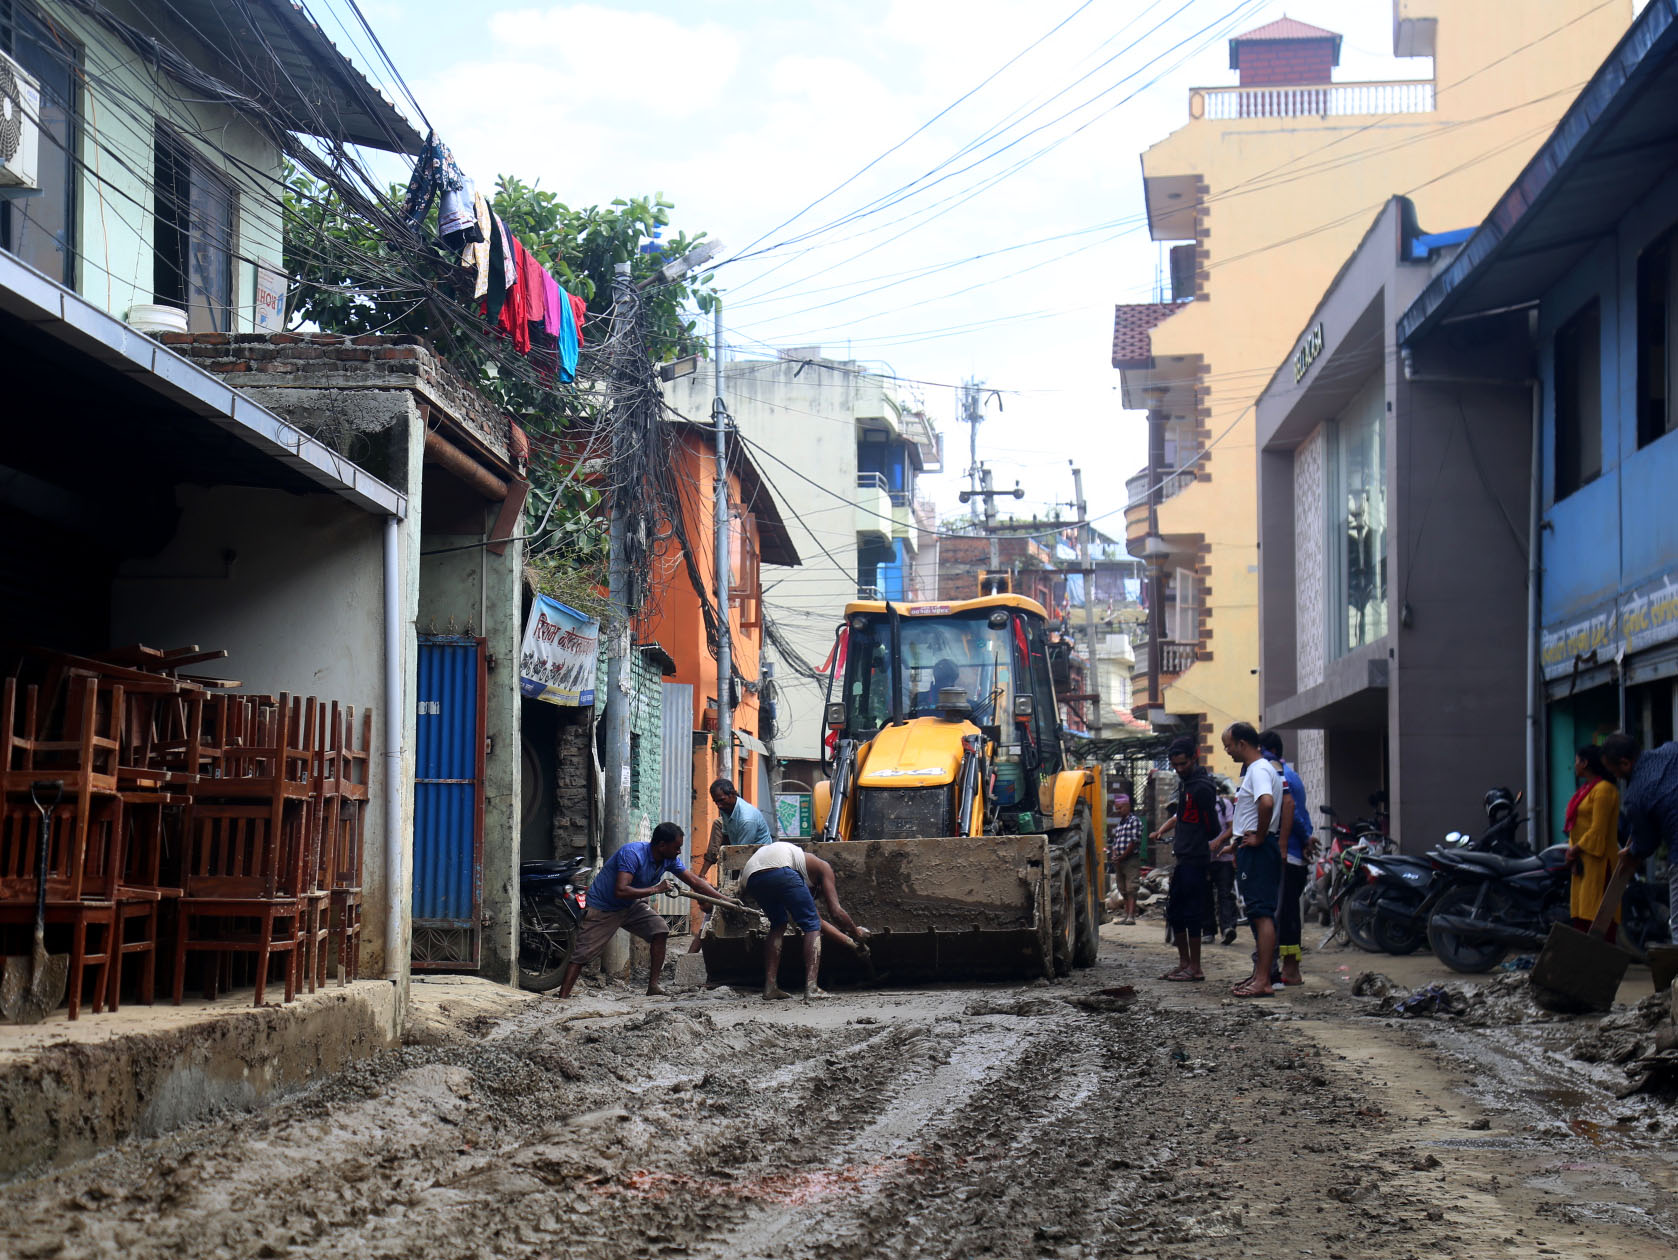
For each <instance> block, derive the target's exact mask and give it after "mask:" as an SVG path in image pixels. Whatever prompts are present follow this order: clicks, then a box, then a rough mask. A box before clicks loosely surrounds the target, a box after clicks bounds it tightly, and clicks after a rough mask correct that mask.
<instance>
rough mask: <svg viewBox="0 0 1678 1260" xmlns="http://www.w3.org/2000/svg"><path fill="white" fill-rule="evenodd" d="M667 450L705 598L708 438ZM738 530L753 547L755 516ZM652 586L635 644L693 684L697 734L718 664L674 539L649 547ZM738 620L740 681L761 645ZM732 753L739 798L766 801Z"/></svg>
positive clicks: (702, 827)
mask: <svg viewBox="0 0 1678 1260" xmlns="http://www.w3.org/2000/svg"><path fill="white" fill-rule="evenodd" d="M671 447H672V458H673V460H674V468H675V472H676V475H677V484H678V486H679V490H680V495H681V501H682V525H683V532H684V533H685V534H686V536H687V539H688V542H689V545H690V546H691V547H692V548H693V551H694V553H695V555H694V559H695V562H696V565H697V567H698V570H699V575H700V580H701V581H702V582H703V583H704V586H705V590H706V593H707V594H708V595H709V594H710V593H712V592H713V591H715V589H716V560H715V556H716V547H715V544H714V537H715V535H714V520H715V517H714V510H715V509H714V504H713V500H712V489H711V487H712V485H713V483H714V480H715V477H716V454H715V450H714V448H713V447H712V446H711V444H710V438H709V435H708V434H703V433H700V432H698V431H694V430H685V429H684V430H682V431H680V433H679V434H678V435H677V436H676V437H675V439H674V440H673V442H672V443H671ZM728 482H729V501H730V506H731V507H732V508H733V509H734V510H735V511H736V512H738V511H739V510H740V481H739V478H738V477H737V476H736V475H734V474H733V473H730V475H729V479H728ZM744 525H745V530H746V536H747V537H748V538H749V539H750V540H751V543H752V545H753V547H754V548H756V547H758V544H759V539H758V528H757V519H756V517H755V516H753V515H751V514H749V513H748V514H747V515H746V516H745V518H744ZM667 532H668V530H667V529H661V530H660V533H667ZM731 558H732V559H733V561H734V564H733V568H734V569H735V572H736V573H739V572H740V557H739V556H737V555H736V556H733V557H731ZM651 585H652V590H651V594H650V595H649V597H648V600H647V602H646V604H645V605H644V606H643V608H642V609H641V614H640V619H639V621H638V624H637V626H636V630H635V635H636V641H637V642H640V643H648V642H651V643H657V644H658V645H659V646H660V647H662V648H663V649H664V650H665V651H666V652H668V653H670V656H671V659H672V660H674V661H675V662H676V676H675V678H674V679H672V680H671V681H673V682H678V683H692V684H693V707H694V712H693V729H694V730H696V731H697V730H699V729H700V728H701V726H702V724H703V723H704V718H705V713H706V710H707V708H708V705H707V703H706V702H707V701H708V700H710V699H714V698H716V696H717V662H716V659H715V658H714V657H713V656H712V655H711V653H710V651H709V649H708V648H707V647H706V645H705V622H704V619H703V618H702V617H701V616H700V611H699V607H700V606H699V597H698V596H697V595H696V594H695V593H694V589H693V583H692V581H691V580H690V578H689V576H688V568H687V564H686V562H685V561H684V560H683V558H682V553H681V547H680V544H679V543H678V542H677V540H676V539H675V538H667V539H665V540H664V541H663V542H660V543H658V544H656V545H655V548H654V557H653V566H652V584H651ZM741 615H742V609H741V608H740V606H739V605H736V606H735V607H734V608H732V609H731V610H730V614H729V626H730V630H731V633H730V639H729V641H730V643H731V644H732V645H733V651H734V674H735V677H736V678H739V679H742V680H744V679H755V678H756V677H757V672H758V662H759V660H760V657H761V652H762V646H763V629H762V627H761V625H760V626H757V627H754V628H752V629H749V630H748V629H746V628H744V627H743V626H742V625H741ZM739 691H740V704H739V706H738V707H737V708H736V709H735V710H734V726H735V729H736V730H740V731H744V732H746V733H747V734H749V735H754V736H755V735H756V734H757V733H758V703H757V697H756V696H755V695H753V694H752V693H751V692H749V691H747V690H746V689H745V687H744V686H743V685H742V686H741V687H740V688H739ZM714 725H715V723H714V722H713V723H712V726H713V727H714ZM713 745H714V740H713V741H708V742H707V743H706V744H705V746H703V747H702V748H696V749H695V750H694V754H693V786H694V802H693V851H694V855H695V857H696V858H697V857H699V856H700V855H702V854H703V853H704V851H705V845H706V842H707V840H708V839H709V837H710V834H711V823H712V820H713V819H714V818H715V817H716V807H715V806H713V805H712V804H711V797H710V793H709V792H708V790H707V789H708V788H709V787H710V783H711V780H712V779H714V778H716V777H717V752H716V749H715V748H714V746H713ZM735 754H736V770H735V779H736V780H737V781H738V779H739V777H740V776H739V769H740V767H741V766H744V767H745V768H746V769H747V771H748V775H747V778H746V784H745V787H744V789H743V790H742V791H741V793H740V794H741V795H742V796H743V797H745V799H746V800H748V801H750V802H752V803H753V804H754V805H758V806H760V807H761V806H762V805H764V804H765V803H766V802H760V801H759V800H758V790H757V783H758V769H759V765H758V762H759V758H758V756H757V754H755V753H752V752H749V751H748V750H746V749H745V748H742V747H739V746H736V748H735ZM696 864H697V863H696Z"/></svg>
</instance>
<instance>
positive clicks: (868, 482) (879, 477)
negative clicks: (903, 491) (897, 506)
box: [856, 472, 891, 494]
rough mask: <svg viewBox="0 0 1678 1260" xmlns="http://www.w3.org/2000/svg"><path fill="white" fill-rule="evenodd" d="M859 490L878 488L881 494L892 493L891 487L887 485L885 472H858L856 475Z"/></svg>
mask: <svg viewBox="0 0 1678 1260" xmlns="http://www.w3.org/2000/svg"><path fill="white" fill-rule="evenodd" d="M856 488H857V489H858V490H878V491H879V492H880V493H881V494H890V493H891V488H890V487H889V486H888V485H886V477H885V474H884V473H872V472H870V473H858V474H857V475H856Z"/></svg>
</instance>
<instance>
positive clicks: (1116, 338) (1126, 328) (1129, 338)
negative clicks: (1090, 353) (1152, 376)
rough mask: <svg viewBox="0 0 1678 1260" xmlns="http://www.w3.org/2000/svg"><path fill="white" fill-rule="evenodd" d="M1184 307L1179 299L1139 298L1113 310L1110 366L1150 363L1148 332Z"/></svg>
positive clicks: (1134, 365)
mask: <svg viewBox="0 0 1678 1260" xmlns="http://www.w3.org/2000/svg"><path fill="white" fill-rule="evenodd" d="M1182 307H1183V303H1181V302H1138V303H1134V304H1132V305H1129V306H1118V307H1115V308H1114V312H1113V366H1114V367H1116V368H1143V367H1149V366H1151V365H1152V363H1153V361H1154V344H1153V342H1154V339H1153V337H1152V336H1150V335H1149V334H1151V333H1152V332H1153V330H1154V329H1155V328H1156V327H1158V326H1159V325H1160V324H1162V323H1164V322H1165V321H1166V320H1167V319H1170V318H1171V316H1173V315H1175V314H1176V313H1177V312H1178V311H1179V310H1181V309H1182Z"/></svg>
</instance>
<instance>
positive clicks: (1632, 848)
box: [1602, 731, 1678, 941]
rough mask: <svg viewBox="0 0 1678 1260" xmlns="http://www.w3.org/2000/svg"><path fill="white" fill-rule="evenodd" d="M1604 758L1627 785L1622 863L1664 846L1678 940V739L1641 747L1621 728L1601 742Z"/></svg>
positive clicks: (1622, 818) (1650, 854)
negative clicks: (1644, 749)
mask: <svg viewBox="0 0 1678 1260" xmlns="http://www.w3.org/2000/svg"><path fill="white" fill-rule="evenodd" d="M1602 763H1603V765H1605V766H1607V767H1608V772H1609V773H1610V774H1612V775H1613V776H1614V777H1615V778H1616V779H1618V780H1620V782H1621V783H1624V784H1625V788H1624V789H1623V790H1622V791H1621V793H1620V830H1621V831H1622V832H1623V833H1625V835H1626V837H1627V840H1626V847H1625V848H1623V849H1621V850H1620V861H1621V862H1638V863H1641V862H1647V861H1648V860H1649V859H1650V858H1651V857H1653V856H1654V854H1655V850H1657V849H1659V848H1660V847H1661V845H1662V844H1665V845H1666V866H1667V872H1668V874H1667V904H1666V908H1667V914H1668V916H1669V919H1670V927H1671V929H1672V939H1673V940H1674V941H1678V743H1671V742H1668V743H1665V744H1662V745H1661V746H1660V747H1659V748H1651V749H1650V750H1649V751H1648V752H1644V751H1643V745H1642V744H1640V743H1639V742H1638V741H1637V740H1636V739H1635V738H1634V737H1633V736H1630V735H1627V734H1625V733H1624V732H1623V731H1615V732H1614V734H1612V735H1610V736H1609V737H1608V738H1607V739H1605V740H1603V741H1602Z"/></svg>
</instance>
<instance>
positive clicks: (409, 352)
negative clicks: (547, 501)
mask: <svg viewBox="0 0 1678 1260" xmlns="http://www.w3.org/2000/svg"><path fill="white" fill-rule="evenodd" d="M158 340H160V341H161V342H162V343H163V344H164V345H166V346H168V347H169V348H170V349H171V350H173V351H174V352H175V353H176V354H179V355H181V356H183V357H184V358H188V359H191V360H192V361H193V362H194V363H196V364H197V365H198V366H199V367H201V368H204V369H206V370H207V371H211V372H217V373H222V374H224V375H225V376H226V377H227V382H228V384H230V385H232V386H234V387H235V388H239V389H325V388H338V389H408V390H412V391H414V392H415V393H417V394H419V395H420V396H421V397H423V398H424V399H425V400H426V401H427V402H429V403H431V404H432V405H433V406H435V407H438V408H441V409H442V410H443V411H444V412H445V413H446V414H447V415H448V416H449V417H450V418H451V419H453V420H454V421H456V422H457V423H458V424H460V425H462V426H463V427H465V428H467V429H468V430H470V431H471V432H472V433H473V434H475V435H476V436H477V437H478V438H480V439H481V440H482V441H483V442H484V444H485V445H486V446H487V447H489V449H490V450H491V451H493V452H494V453H495V454H496V455H498V456H500V457H501V458H502V459H509V458H510V457H511V448H510V442H511V427H512V421H511V419H510V418H509V417H508V416H507V415H506V413H505V412H502V411H500V410H498V409H497V408H496V407H495V406H494V404H492V403H491V402H490V401H489V400H488V399H487V398H485V397H484V396H483V395H482V394H480V393H479V392H478V391H477V389H476V388H475V387H474V386H473V385H472V384H471V382H469V381H468V380H466V378H465V377H463V376H461V375H460V373H459V372H457V371H456V370H455V368H454V367H453V365H452V364H450V363H449V362H448V360H447V359H445V358H443V356H441V355H440V354H438V353H437V352H436V351H435V350H434V349H432V348H431V345H430V344H429V343H428V342H427V341H426V340H425V339H424V338H423V337H416V336H411V335H408V334H384V333H367V334H364V335H362V336H359V337H345V336H340V335H338V334H336V333H163V334H162V335H161V336H160V337H159V338H158Z"/></svg>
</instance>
